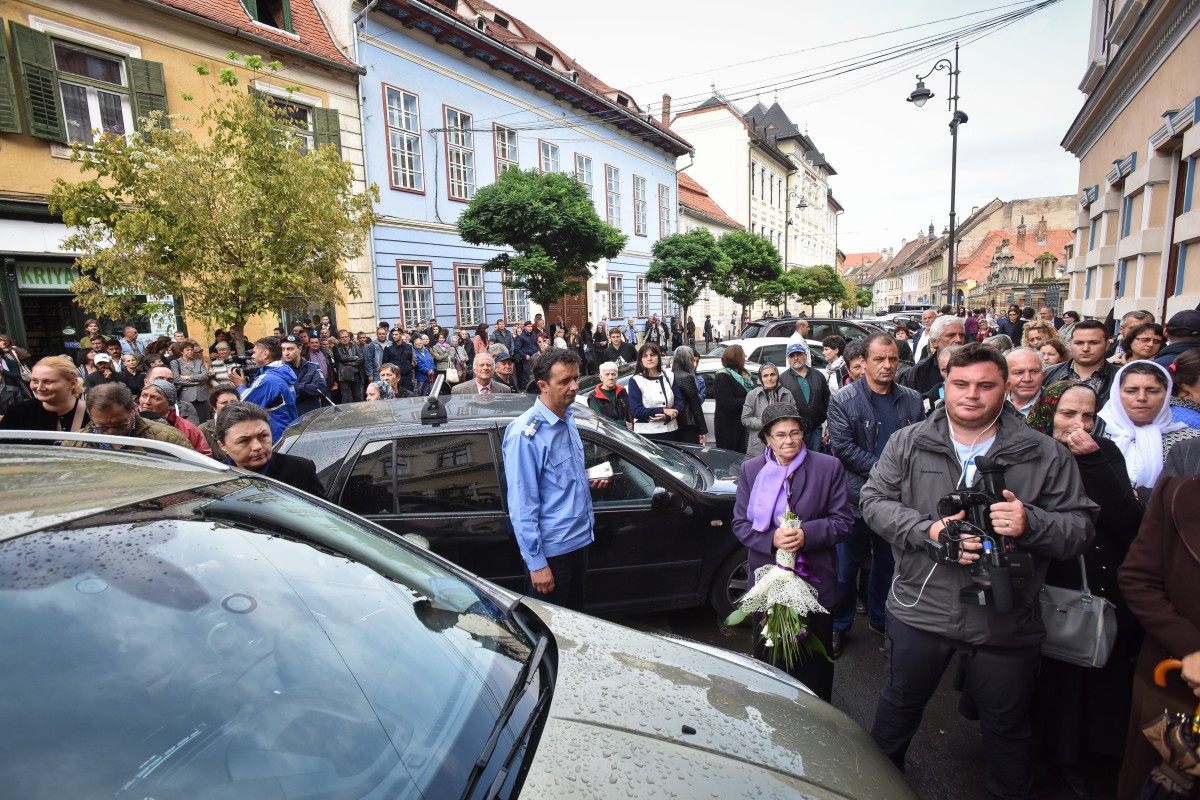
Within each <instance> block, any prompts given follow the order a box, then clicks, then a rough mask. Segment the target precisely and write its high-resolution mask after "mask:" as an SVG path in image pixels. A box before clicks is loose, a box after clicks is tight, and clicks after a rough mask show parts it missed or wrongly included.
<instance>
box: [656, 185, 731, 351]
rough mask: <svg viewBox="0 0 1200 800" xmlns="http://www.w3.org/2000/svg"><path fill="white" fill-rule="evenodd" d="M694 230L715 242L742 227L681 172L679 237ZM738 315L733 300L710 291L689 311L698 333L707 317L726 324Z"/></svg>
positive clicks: (709, 289)
mask: <svg viewBox="0 0 1200 800" xmlns="http://www.w3.org/2000/svg"><path fill="white" fill-rule="evenodd" d="M697 228H704V229H706V230H707V231H708V232H709V233H711V234H712V235H713V238H715V239H720V238H721V237H722V236H724V235H725V234H727V233H730V232H732V231H740V230H745V226H744V225H742V224H741V223H740V222H738V221H737V220H736V219H734V218H733V217H731V216H729V215H728V214H726V213H725V210H724V209H723V208H721V207H720V206H719V205H717V203H716V201H715V200H713V199H712V195H710V194H709V193H708V190H707V189H705V188H704V187H703V186H701V185H700V184H699V183H697V182H696V181H695V179H693V178H692V177H691V176H690V175H688V174H687V173H686V172H680V173H679V230H680V232H681V233H688V232H689V231H693V230H696V229H697ZM669 313H672V314H676V313H682V309H679V308H677V307H675V306H674V304H672V306H671V308H670V310H669ZM740 313H741V309H739V308H737V307H736V305H735V304H734V302H733V300H731V299H729V298H728V297H725V296H724V295H721V294H718V293H717V292H716V290H714V289H712V288H711V287H710V288H707V289H705V290H704V291H703V292H701V293H700V299H699V300H698V301H697V303H696V307H695V308H693V309H691V317H692V319H693V320H694V321H695V322H696V325H697V330H702V328H703V325H704V317H706V316H707V317H711V318H712V319H713V320H723V321H727V320H736V318H737V317H738V315H739V314H740Z"/></svg>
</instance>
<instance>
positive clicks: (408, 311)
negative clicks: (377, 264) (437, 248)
mask: <svg viewBox="0 0 1200 800" xmlns="http://www.w3.org/2000/svg"><path fill="white" fill-rule="evenodd" d="M406 267H409V268H411V269H412V275H413V280H412V281H411V282H406V281H405V278H404V270H405V268H406ZM422 272H423V274H422ZM422 277H423V278H425V280H426V282H425V283H420V282H419V279H420V278H422ZM396 278H397V287H396V288H397V289H398V291H399V295H400V297H399V300H400V324H401V326H402V327H404V328H406V329H407V328H409V327H412V326H413V325H416V324H417V323H418V322H422V321H424V320H428V319H429V318H430V317H432V316H433V265H432V264H430V263H429V262H427V261H403V260H401V261H397V262H396Z"/></svg>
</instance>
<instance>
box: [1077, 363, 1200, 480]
mask: <svg viewBox="0 0 1200 800" xmlns="http://www.w3.org/2000/svg"><path fill="white" fill-rule="evenodd" d="M1113 385H1114V387H1116V391H1114V392H1113V394H1112V396H1111V397H1109V399H1108V402H1107V403H1105V404H1104V408H1103V409H1101V410H1100V418H1101V419H1102V420H1104V424H1105V428H1104V435H1105V436H1107V437H1108V438H1109V439H1112V440H1113V441H1114V442H1116V443H1117V447H1118V448H1120V450H1121V453H1122V454H1123V455H1124V456H1125V466H1126V470H1127V472H1128V473H1129V480H1130V482H1131V483H1132V484H1133V488H1134V490H1135V491H1136V492H1137V493H1138V497H1139V498H1141V500H1142V503H1143V504H1145V503H1147V502H1149V500H1150V492H1151V489H1152V488H1153V486H1154V484H1155V483H1156V482H1157V481H1158V476H1159V474H1160V473H1161V472H1162V467H1163V462H1164V461H1165V460H1166V458H1167V454H1168V453H1170V452H1171V448H1172V447H1174V446H1175V445H1176V444H1177V443H1179V442H1181V441H1184V440H1185V439H1192V438H1195V437H1197V436H1200V430H1196V429H1195V428H1189V427H1188V426H1187V425H1185V424H1184V423H1182V422H1172V421H1171V405H1170V403H1168V402H1167V398H1168V397H1170V396H1171V386H1172V384H1171V375H1170V373H1169V372H1168V371H1167V368H1166V367H1163V366H1160V365H1159V364H1156V363H1155V362H1153V361H1134V362H1133V363H1132V364H1126V365H1125V366H1123V367H1121V369H1119V370H1118V371H1117V375H1116V377H1115V378H1114V380H1113Z"/></svg>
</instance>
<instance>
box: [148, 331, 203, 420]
mask: <svg viewBox="0 0 1200 800" xmlns="http://www.w3.org/2000/svg"><path fill="white" fill-rule="evenodd" d="M179 350H180V355H179V358H176V359H173V360H172V361H171V376H172V383H174V384H175V389H176V391H178V392H179V399H180V400H184V401H186V402H188V403H191V404H192V405H194V406H195V407H196V411H197V412H199V414H200V421H201V422H204V421H205V420H207V419H208V379H209V378H210V377H211V373H210V372H209V371H208V365H207V364H205V363H204V359H202V358H201V357H200V354H201V350H200V345H199V344H198V343H197V342H196V341H195V340H194V339H184V340H183V341H182V342H180V343H179ZM132 389H133V387H130V390H132Z"/></svg>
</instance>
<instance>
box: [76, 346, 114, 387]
mask: <svg viewBox="0 0 1200 800" xmlns="http://www.w3.org/2000/svg"><path fill="white" fill-rule="evenodd" d="M97 355H99V354H98V353H97V352H96V351H95V350H92V349H91V348H90V347H89V348H88V349H87V350H80V351H79V352H78V353H76V354H75V374H76V375H78V376H79V380H81V381H83V383H84V385H85V386H86V385H87V379H88V376H89V375H91V374H92V373H93V372H95V371H96V356H97ZM104 355H106V356H107V355H108V353H105V354H104ZM109 357H110V358H111V356H109Z"/></svg>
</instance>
